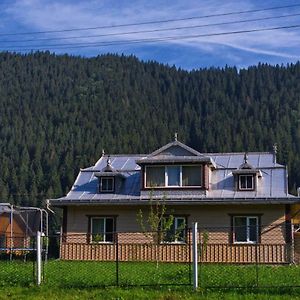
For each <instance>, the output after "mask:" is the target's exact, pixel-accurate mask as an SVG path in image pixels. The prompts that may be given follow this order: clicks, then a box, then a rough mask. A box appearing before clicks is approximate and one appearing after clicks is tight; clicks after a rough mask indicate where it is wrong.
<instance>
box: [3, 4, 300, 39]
mask: <svg viewBox="0 0 300 300" xmlns="http://www.w3.org/2000/svg"><path fill="white" fill-rule="evenodd" d="M299 6H300V4H293V5H285V6H274V7H267V8H261V9H251V10H244V11H235V12H228V13H219V14H211V15H204V16H194V17H188V18H177V19H167V20H157V21H147V22H137V23H126V24H117V25H104V26H96V27H81V28H71V29H61V30H46V31H31V32H14V33H0V36H19V35H33V34H45V33H59V32H71V31H86V30H95V29H107V28H118V27H129V26H140V25H149V24H161V23H170V22H178V21H188V20H197V19H206V18H212V17H221V16H231V15H241V14H246V13H254V12H263V11H270V10H279V9H285V8H295V7H299Z"/></svg>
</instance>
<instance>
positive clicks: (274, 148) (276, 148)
mask: <svg viewBox="0 0 300 300" xmlns="http://www.w3.org/2000/svg"><path fill="white" fill-rule="evenodd" d="M277 151H278V146H277V144H276V143H275V144H274V145H273V163H274V165H275V164H276V155H277Z"/></svg>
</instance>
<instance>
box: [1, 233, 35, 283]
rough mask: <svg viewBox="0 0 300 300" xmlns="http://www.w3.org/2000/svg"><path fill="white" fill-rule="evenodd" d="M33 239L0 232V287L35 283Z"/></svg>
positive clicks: (32, 237)
mask: <svg viewBox="0 0 300 300" xmlns="http://www.w3.org/2000/svg"><path fill="white" fill-rule="evenodd" d="M35 261H36V251H35V237H34V236H28V235H27V236H21V235H13V236H11V235H10V234H7V232H0V286H15V285H21V286H29V285H32V283H33V282H34V281H35V277H36V270H35Z"/></svg>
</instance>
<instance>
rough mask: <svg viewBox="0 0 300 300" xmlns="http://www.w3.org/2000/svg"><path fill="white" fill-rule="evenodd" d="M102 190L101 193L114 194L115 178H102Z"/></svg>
mask: <svg viewBox="0 0 300 300" xmlns="http://www.w3.org/2000/svg"><path fill="white" fill-rule="evenodd" d="M100 190H101V192H113V191H114V178H113V177H101V182H100Z"/></svg>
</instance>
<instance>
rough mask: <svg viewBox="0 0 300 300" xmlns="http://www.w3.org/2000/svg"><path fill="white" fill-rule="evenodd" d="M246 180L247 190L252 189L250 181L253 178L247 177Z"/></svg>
mask: <svg viewBox="0 0 300 300" xmlns="http://www.w3.org/2000/svg"><path fill="white" fill-rule="evenodd" d="M246 179H247V188H248V189H252V188H253V187H252V179H253V177H252V176H247V177H246Z"/></svg>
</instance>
